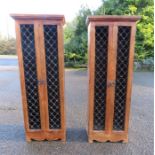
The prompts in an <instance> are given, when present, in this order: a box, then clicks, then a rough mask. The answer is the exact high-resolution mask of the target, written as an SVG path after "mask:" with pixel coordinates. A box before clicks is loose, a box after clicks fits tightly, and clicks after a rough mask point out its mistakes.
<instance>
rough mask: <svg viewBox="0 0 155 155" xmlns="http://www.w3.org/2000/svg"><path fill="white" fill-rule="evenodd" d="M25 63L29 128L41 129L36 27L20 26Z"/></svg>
mask: <svg viewBox="0 0 155 155" xmlns="http://www.w3.org/2000/svg"><path fill="white" fill-rule="evenodd" d="M20 30H21V40H22V52H23V62H24V74H25V87H26V95H27V104H28V116H29V128H30V129H40V128H41V123H40V110H39V95H38V83H37V71H36V55H35V42H34V26H33V25H23V24H22V25H20Z"/></svg>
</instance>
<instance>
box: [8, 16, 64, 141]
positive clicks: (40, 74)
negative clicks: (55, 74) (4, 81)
mask: <svg viewBox="0 0 155 155" xmlns="http://www.w3.org/2000/svg"><path fill="white" fill-rule="evenodd" d="M11 16H12V17H13V18H14V19H15V20H16V38H17V54H18V59H19V69H20V81H21V91H22V102H23V113H24V124H25V132H26V140H27V141H31V140H32V139H35V140H45V139H47V140H57V139H62V140H63V141H65V140H66V126H65V105H64V104H65V103H64V56H63V55H64V51H63V24H64V22H65V20H64V16H62V15H56V16H55V15H18V14H13V15H11ZM20 24H33V25H34V38H35V51H36V66H37V78H38V80H42V81H44V83H43V84H39V85H38V89H39V106H40V117H41V118H40V120H41V129H40V130H38V129H37V130H34V129H33V130H32V129H29V121H28V119H29V118H28V107H27V105H28V104H27V98H26V88H25V75H24V66H23V56H22V45H21V34H20ZM44 24H45V25H46V24H49V25H57V33H58V45H57V46H58V69H59V85H60V86H59V91H60V109H61V110H60V113H61V114H60V115H61V128H60V129H52V130H51V129H49V115H48V114H49V113H48V95H47V93H48V92H47V77H46V58H45V45H44V31H43V25H44Z"/></svg>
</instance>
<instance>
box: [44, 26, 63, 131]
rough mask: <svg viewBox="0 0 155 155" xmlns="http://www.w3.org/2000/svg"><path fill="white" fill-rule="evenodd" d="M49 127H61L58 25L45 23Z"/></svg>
mask: <svg viewBox="0 0 155 155" xmlns="http://www.w3.org/2000/svg"><path fill="white" fill-rule="evenodd" d="M43 29H44V44H45V55H46V56H45V57H46V75H47V90H48V113H49V128H50V129H60V128H61V117H60V94H59V69H58V40H57V39H58V37H57V25H44V26H43Z"/></svg>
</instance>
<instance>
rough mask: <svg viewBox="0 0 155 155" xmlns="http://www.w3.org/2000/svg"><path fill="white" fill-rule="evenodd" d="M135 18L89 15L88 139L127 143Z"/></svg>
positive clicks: (136, 19)
mask: <svg viewBox="0 0 155 155" xmlns="http://www.w3.org/2000/svg"><path fill="white" fill-rule="evenodd" d="M139 19H140V17H139V16H90V17H88V18H87V24H88V51H89V53H88V55H89V65H88V68H89V71H88V72H89V103H88V113H89V114H88V115H89V116H88V139H89V142H90V143H91V142H93V140H96V141H100V142H105V141H112V142H116V141H123V142H127V141H128V124H129V113H130V102H131V87H132V76H133V59H134V44H135V32H136V21H138V20H139Z"/></svg>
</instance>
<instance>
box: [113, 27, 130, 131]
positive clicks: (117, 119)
mask: <svg viewBox="0 0 155 155" xmlns="http://www.w3.org/2000/svg"><path fill="white" fill-rule="evenodd" d="M130 31H131V27H127V26H120V27H118V42H117V46H118V47H117V68H116V88H115V107H114V121H113V129H114V130H123V129H124V121H125V107H126V106H125V105H126V91H127V78H128V61H129V48H130Z"/></svg>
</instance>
